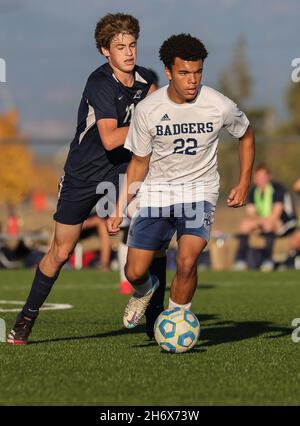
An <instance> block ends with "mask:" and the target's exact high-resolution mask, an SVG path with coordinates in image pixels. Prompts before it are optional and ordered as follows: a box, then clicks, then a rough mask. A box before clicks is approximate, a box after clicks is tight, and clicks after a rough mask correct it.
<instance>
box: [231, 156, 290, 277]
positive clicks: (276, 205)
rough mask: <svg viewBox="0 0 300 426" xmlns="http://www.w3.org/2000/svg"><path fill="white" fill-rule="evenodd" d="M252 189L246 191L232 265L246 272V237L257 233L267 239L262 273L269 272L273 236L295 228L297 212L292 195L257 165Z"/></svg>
mask: <svg viewBox="0 0 300 426" xmlns="http://www.w3.org/2000/svg"><path fill="white" fill-rule="evenodd" d="M253 183H254V186H253V187H252V188H251V190H250V191H249V197H248V202H247V205H246V208H245V211H246V216H245V218H244V219H243V220H242V222H241V224H240V228H239V247H238V250H237V254H236V261H235V264H234V269H235V270H239V271H240V270H245V269H247V266H248V265H247V252H248V247H249V245H248V242H249V236H250V235H251V234H252V233H253V232H256V231H260V232H261V233H263V234H264V236H265V239H266V252H265V259H264V261H263V262H262V264H261V267H260V268H261V270H263V271H272V270H273V269H274V262H273V260H272V251H273V245H274V240H275V238H276V236H280V237H283V236H285V235H288V234H289V233H291V232H293V231H294V230H295V228H296V224H297V220H296V212H295V207H294V204H293V200H292V197H291V194H290V193H289V192H288V191H287V190H286V188H284V186H282V185H281V184H279V183H277V182H274V181H273V179H272V174H271V172H270V170H269V168H268V167H267V166H266V165H265V164H260V165H258V166H257V167H256V168H255V171H254V174H253Z"/></svg>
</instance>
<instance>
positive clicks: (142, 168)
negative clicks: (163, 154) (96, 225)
mask: <svg viewBox="0 0 300 426" xmlns="http://www.w3.org/2000/svg"><path fill="white" fill-rule="evenodd" d="M150 157H151V154H149V155H146V156H138V155H133V157H132V159H131V161H130V163H129V165H128V168H127V171H126V176H125V182H124V185H123V188H122V190H121V193H120V196H119V199H118V201H117V203H116V206H115V210H114V212H113V214H112V215H111V217H110V218H109V219H107V222H106V225H107V230H108V232H109V234H110V235H116V234H117V233H118V232H119V231H120V227H119V226H120V224H121V223H122V221H123V211H124V210H125V209H126V208H127V206H128V204H129V203H130V201H131V200H132V199H133V197H134V196H135V195H136V193H137V191H138V189H139V188H140V185H141V184H142V182H143V181H144V179H145V177H146V175H147V173H148V169H149V162H150Z"/></svg>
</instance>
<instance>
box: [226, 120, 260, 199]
mask: <svg viewBox="0 0 300 426" xmlns="http://www.w3.org/2000/svg"><path fill="white" fill-rule="evenodd" d="M239 141H240V143H239V145H240V146H239V154H240V179H239V183H238V185H237V186H235V187H234V188H232V190H231V191H230V193H229V196H228V198H227V206H228V207H242V206H244V205H245V204H246V201H247V195H248V191H249V187H250V182H251V174H252V167H253V162H254V155H255V138H254V132H253V130H252V129H251V127H250V126H248V128H247V130H246V132H245V133H244V135H243V136H242V137H240V138H239Z"/></svg>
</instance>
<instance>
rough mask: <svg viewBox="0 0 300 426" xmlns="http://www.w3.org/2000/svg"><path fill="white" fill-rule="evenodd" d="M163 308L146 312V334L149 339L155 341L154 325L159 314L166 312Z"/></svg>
mask: <svg viewBox="0 0 300 426" xmlns="http://www.w3.org/2000/svg"><path fill="white" fill-rule="evenodd" d="M164 309H165V308H164V307H163V306H159V307H156V308H152V309H147V311H146V314H145V316H146V333H147V336H148V337H149V339H154V324H155V321H156V319H157V317H158V315H159V314H161V313H162V312H163V311H164Z"/></svg>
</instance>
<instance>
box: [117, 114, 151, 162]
mask: <svg viewBox="0 0 300 426" xmlns="http://www.w3.org/2000/svg"><path fill="white" fill-rule="evenodd" d="M151 142H152V136H151V134H150V131H149V130H148V127H147V123H146V118H145V115H144V114H143V112H142V111H141V108H139V106H137V107H136V109H135V112H134V114H133V119H132V120H131V123H130V127H129V131H128V134H127V138H126V140H125V144H124V148H126V149H128V150H129V151H131V152H133V153H134V154H135V155H138V156H139V157H146V156H147V155H149V154H150V153H151V152H152V144H151Z"/></svg>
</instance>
